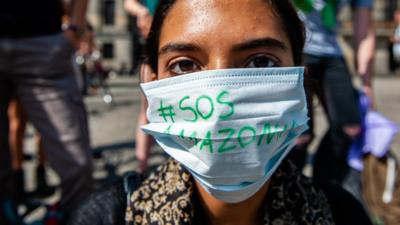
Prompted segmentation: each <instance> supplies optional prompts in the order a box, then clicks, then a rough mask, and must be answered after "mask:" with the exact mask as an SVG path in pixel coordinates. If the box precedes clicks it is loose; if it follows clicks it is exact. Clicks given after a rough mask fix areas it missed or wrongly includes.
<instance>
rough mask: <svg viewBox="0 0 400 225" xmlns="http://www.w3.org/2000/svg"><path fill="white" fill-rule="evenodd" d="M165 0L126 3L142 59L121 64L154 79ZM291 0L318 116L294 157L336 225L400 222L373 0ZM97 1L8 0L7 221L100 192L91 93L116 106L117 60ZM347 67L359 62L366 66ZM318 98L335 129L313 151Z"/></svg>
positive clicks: (2, 121) (2, 25)
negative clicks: (30, 145)
mask: <svg viewBox="0 0 400 225" xmlns="http://www.w3.org/2000/svg"><path fill="white" fill-rule="evenodd" d="M121 1H123V0H121ZM160 1H161V2H163V1H162V0H160ZM158 2H159V1H158V0H124V9H125V11H126V12H127V13H128V14H129V15H130V16H131V19H132V21H133V23H132V26H134V27H133V29H132V34H131V35H132V36H131V37H132V39H131V41H132V43H133V44H132V46H133V49H132V52H131V53H132V63H131V67H132V68H128V65H123V68H121V71H123V73H127V71H130V72H131V73H132V74H135V75H138V76H139V77H140V81H141V82H144V83H146V82H150V81H152V80H155V76H156V74H155V72H153V70H152V68H151V65H150V64H149V61H148V60H149V59H148V58H146V57H144V55H145V54H144V52H145V50H146V39H147V38H148V36H149V32H150V29H151V24H152V20H153V16H154V15H155V13H156V8H157V4H158ZM292 3H293V5H294V6H295V7H296V9H297V11H298V14H299V17H300V18H301V20H302V21H303V22H304V25H305V28H306V37H307V38H306V45H305V48H304V52H303V64H304V66H305V67H306V74H305V84H304V86H305V87H306V89H307V90H309V91H308V92H307V102H308V116H309V117H310V118H311V119H310V120H309V122H308V127H309V129H308V130H307V131H305V132H303V133H302V134H301V135H300V136H299V137H298V138H297V140H296V142H295V146H294V148H293V149H292V150H291V153H290V154H289V155H288V158H290V160H291V161H292V162H293V163H294V164H295V165H296V166H297V168H298V169H299V170H301V171H302V170H303V169H304V167H305V166H306V165H307V164H310V161H312V168H313V171H312V178H313V182H315V183H316V184H317V185H318V186H320V187H321V188H322V189H323V190H324V192H325V193H326V195H327V197H328V201H329V203H330V207H331V209H332V212H333V216H334V219H335V222H336V223H337V224H363V225H364V224H387V225H389V224H392V225H395V224H400V219H399V215H400V197H399V196H400V192H399V191H400V179H399V175H398V174H397V172H399V171H400V170H399V169H398V168H399V166H398V164H397V159H395V158H394V157H393V156H392V154H391V152H390V148H389V146H390V143H391V140H392V139H393V137H394V136H395V134H396V133H397V131H398V128H397V126H396V125H395V123H394V122H392V121H390V120H389V119H387V118H385V117H384V116H382V115H381V114H379V113H378V109H377V108H376V103H375V102H374V101H375V100H374V90H373V71H374V68H373V62H374V55H375V50H376V38H375V30H374V21H373V15H372V14H373V13H372V10H373V0H352V1H350V0H348V1H347V0H337V1H329V0H307V1H305V0H292ZM88 4H89V3H88V0H42V1H40V2H37V1H29V0H24V1H6V2H3V3H1V5H2V6H0V184H1V185H0V224H2V225H3V224H4V225H11V224H12V225H17V224H26V221H25V217H26V216H27V215H28V214H29V213H30V212H32V211H33V210H34V209H35V208H37V207H39V206H46V214H45V216H44V217H43V218H40V219H38V224H52V225H57V224H67V221H68V219H70V218H71V217H73V214H74V211H75V210H76V208H77V207H78V206H79V205H80V204H81V203H82V202H84V201H85V199H86V198H87V197H88V196H89V195H90V194H91V193H93V191H94V190H93V176H92V173H93V163H92V158H93V155H92V151H91V145H90V140H89V137H90V135H89V129H88V115H87V112H86V107H85V104H84V101H83V99H84V97H85V96H87V95H91V94H93V93H98V92H100V91H101V94H102V97H103V100H104V102H106V103H107V104H112V103H113V95H112V94H111V91H110V89H109V87H108V85H107V81H108V78H109V74H110V69H107V68H106V67H104V65H103V62H102V56H101V49H99V47H97V45H96V30H95V28H94V27H93V26H92V25H91V23H90V21H88V20H87V16H86V14H87V9H88ZM22 5H23V6H22ZM346 5H350V7H352V15H353V17H352V18H353V19H352V25H353V29H352V31H353V34H352V36H353V42H352V43H353V46H352V47H353V49H354V58H352V59H348V58H346V57H347V56H346V55H345V54H344V51H343V50H342V47H341V44H340V43H339V41H338V36H339V35H340V34H339V33H338V32H339V31H340V28H341V25H342V24H341V23H340V21H339V20H338V14H339V13H340V11H341V10H342V9H343V8H344V7H345V6H346ZM391 14H392V15H391V16H392V22H391V26H392V27H393V32H392V35H391V36H390V37H388V38H387V39H388V43H389V44H388V53H389V55H390V58H389V60H390V66H391V68H390V69H391V70H392V71H393V73H394V74H396V73H397V71H398V67H399V65H400V10H393V12H392V13H391ZM350 64H354V65H350ZM349 67H355V68H356V70H355V73H356V74H352V72H351V69H350V68H349ZM353 75H356V76H357V79H359V80H361V83H362V85H361V86H360V87H355V85H354V84H353V77H354V76H353ZM316 104H319V105H321V106H322V107H323V109H324V113H325V115H326V118H327V121H328V122H329V129H328V130H327V131H326V133H325V134H324V135H323V138H322V140H321V142H320V143H319V145H318V147H317V151H316V153H315V155H313V156H310V155H309V152H310V151H309V148H310V144H311V142H312V141H313V140H314V137H315V133H314V132H315V129H314V127H315V126H317V124H315V120H313V117H314V109H315V105H316ZM147 107H148V102H147V100H146V98H145V96H144V95H143V94H142V96H141V105H140V113H139V114H138V115H132V116H137V118H138V126H137V130H136V137H135V140H136V149H135V155H136V159H137V161H138V162H139V164H138V165H139V167H138V169H137V171H138V172H139V173H141V174H147V173H148V172H149V171H148V170H149V167H148V161H149V157H150V156H151V148H152V146H153V145H154V144H155V141H154V139H153V138H152V137H151V136H149V135H147V134H145V133H144V132H143V131H142V130H141V129H140V127H141V126H142V125H145V124H147V123H148V122H149V121H148V118H147V117H146V109H147ZM28 123H31V124H32V125H33V126H34V128H35V135H34V138H35V145H36V146H37V150H38V151H37V155H38V156H37V167H36V169H35V172H34V174H35V176H34V178H35V180H36V182H35V183H36V184H37V185H36V188H35V190H34V191H32V192H27V191H26V190H25V188H24V187H25V184H24V181H25V180H26V179H25V178H24V176H25V174H24V169H23V166H22V165H23V162H24V160H25V159H26V154H25V153H24V151H25V150H24V146H25V145H24V141H25V140H26V137H25V134H26V129H27V124H28ZM376 124H379V126H376ZM110 132H112V131H110ZM378 136H379V137H378ZM132 138H133V137H132ZM311 158H312V160H310V159H311ZM393 165H394V166H393ZM49 167H50V168H51V169H52V170H54V171H55V173H56V174H57V176H58V177H59V178H60V183H59V185H58V186H52V185H51V184H50V183H49V181H48V178H47V177H46V174H47V173H46V170H47V169H48V168H49ZM377 173H379V174H378V175H377ZM377 177H380V179H378V178H377ZM57 190H61V197H60V198H59V199H58V200H57V202H55V203H51V204H48V203H45V201H42V199H44V198H46V197H49V196H52V195H54V193H55V192H56V191H57ZM124 201H125V200H124ZM396 215H397V216H396ZM72 223H73V222H72Z"/></svg>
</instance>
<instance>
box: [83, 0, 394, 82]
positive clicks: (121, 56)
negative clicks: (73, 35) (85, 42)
mask: <svg viewBox="0 0 400 225" xmlns="http://www.w3.org/2000/svg"><path fill="white" fill-rule="evenodd" d="M399 3H400V0H375V2H374V18H375V28H376V35H377V40H378V51H377V55H376V58H377V60H376V61H378V62H379V66H378V64H377V65H376V66H375V70H376V72H377V73H380V74H386V73H388V65H385V63H387V62H388V48H387V46H388V37H389V36H390V35H391V34H392V32H393V29H394V28H393V27H394V25H393V23H392V18H393V13H394V11H395V10H396V8H397V7H398V5H400V4H399ZM350 11H351V10H350V9H347V10H344V12H343V13H342V14H341V20H342V21H343V23H344V26H343V29H342V30H341V34H342V36H343V37H344V38H345V40H346V42H347V43H348V44H351V41H350V40H351V36H352V30H353V29H352V25H351V16H350V15H351V13H350ZM88 20H89V21H90V22H91V23H92V25H93V26H94V28H95V32H96V34H97V40H96V43H97V46H98V48H99V49H100V50H101V52H102V55H103V58H104V62H105V65H106V66H107V67H109V68H114V69H117V70H118V69H120V68H121V67H122V66H127V67H130V65H131V49H132V46H131V41H130V39H131V37H130V29H131V22H130V18H129V16H128V15H127V14H126V12H125V11H124V8H123V0H93V1H90V6H89V14H88Z"/></svg>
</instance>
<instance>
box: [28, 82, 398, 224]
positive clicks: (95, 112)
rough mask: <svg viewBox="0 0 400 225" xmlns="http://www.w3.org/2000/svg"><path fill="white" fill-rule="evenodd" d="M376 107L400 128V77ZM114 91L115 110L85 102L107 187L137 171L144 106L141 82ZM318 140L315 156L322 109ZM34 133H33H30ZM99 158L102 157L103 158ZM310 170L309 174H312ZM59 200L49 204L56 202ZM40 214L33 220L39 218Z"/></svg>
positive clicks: (379, 87)
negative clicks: (138, 128) (137, 131)
mask: <svg viewBox="0 0 400 225" xmlns="http://www.w3.org/2000/svg"><path fill="white" fill-rule="evenodd" d="M374 86H375V89H376V103H377V104H376V105H377V108H378V109H379V111H381V112H382V113H383V114H384V115H386V116H387V117H389V118H390V119H392V120H394V121H396V122H397V123H399V124H400V77H393V76H381V77H378V78H376V80H375V85H374ZM110 90H111V92H112V94H113V97H114V103H115V104H114V106H110V105H107V104H106V103H104V102H103V100H102V98H101V94H99V93H98V94H94V95H92V96H89V97H87V98H86V99H85V101H86V103H87V107H88V112H89V118H90V131H91V139H92V146H93V151H94V153H95V154H94V155H95V156H96V159H95V166H96V171H95V174H94V176H95V178H96V179H97V180H99V181H101V182H99V183H103V181H104V179H114V178H115V177H116V176H118V175H121V174H123V173H124V172H126V171H130V170H135V169H136V168H137V163H136V161H135V158H134V151H135V141H134V138H135V129H136V122H137V114H138V111H139V103H140V98H139V96H140V90H139V88H138V81H137V79H136V78H131V77H118V78H115V79H112V80H111V81H110ZM316 125H317V138H316V140H315V141H314V143H313V145H312V146H311V150H310V151H311V152H313V149H314V148H315V146H316V143H317V142H318V138H320V136H321V134H323V132H324V130H325V129H326V122H325V120H324V118H323V116H322V113H321V109H320V108H317V122H316ZM28 133H29V134H31V133H32V129H30V131H29V132H28ZM33 149H34V146H33V142H32V138H31V135H28V138H27V150H28V152H32V151H33ZM392 149H393V151H394V152H396V153H397V154H398V155H400V135H399V136H398V137H397V138H396V139H395V141H394V142H393V145H392ZM99 156H101V157H100V158H99ZM164 159H165V155H164V154H163V153H162V151H161V150H160V149H159V148H157V147H156V148H155V150H154V151H153V154H152V157H151V160H150V164H151V165H156V164H159V163H161V162H162V161H163V160H164ZM33 167H34V163H32V162H28V163H26V164H25V168H26V171H27V174H28V176H27V181H28V182H27V188H28V189H33V188H34V186H35V182H34V180H33V172H32V169H33ZM309 171H310V170H309V168H308V169H306V170H305V172H306V173H307V174H309ZM49 177H50V178H51V183H53V184H56V183H58V179H57V176H55V175H54V173H53V172H51V171H49ZM54 199H57V196H55V197H53V199H50V200H49V201H54ZM38 215H40V213H37V214H36V215H35V216H33V218H37V217H38Z"/></svg>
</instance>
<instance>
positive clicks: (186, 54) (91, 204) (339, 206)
mask: <svg viewBox="0 0 400 225" xmlns="http://www.w3.org/2000/svg"><path fill="white" fill-rule="evenodd" d="M20 4H21V3H19V2H15V1H8V2H5V3H4V4H3V6H2V7H1V8H0V161H1V162H0V183H1V184H2V185H0V224H5V225H23V224H25V221H24V218H23V217H22V216H21V212H20V210H18V208H19V205H22V204H25V202H24V201H26V199H27V198H30V197H31V196H30V195H29V193H27V192H26V191H25V189H24V172H23V168H22V163H23V160H24V153H23V148H24V144H23V142H24V139H25V138H24V135H25V128H26V124H27V122H28V121H29V122H30V123H32V124H33V126H34V127H35V129H36V131H37V134H36V135H35V137H36V139H37V141H36V144H37V146H38V155H39V157H38V158H39V163H38V167H37V169H36V180H37V182H36V183H37V188H36V191H34V193H33V194H32V195H34V196H36V197H37V196H38V197H43V196H49V195H51V194H53V193H54V192H55V190H56V189H60V190H61V197H60V200H59V202H57V203H56V204H55V205H51V206H49V207H48V213H47V214H46V216H45V217H44V218H43V221H42V223H43V224H54V225H57V224H72V225H85V224H95V225H96V224H99V225H100V224H231V225H235V224H327V225H328V224H339V225H347V224H349V225H350V224H351V225H354V224H362V225H368V224H379V223H380V224H388V225H389V224H396V223H399V222H400V220H399V219H398V218H395V217H390V218H389V217H387V216H385V215H382V213H377V211H375V210H374V206H371V205H372V203H371V201H370V200H371V199H370V198H368V197H366V195H365V194H364V192H365V188H364V185H365V184H364V183H363V176H364V175H363V174H364V173H363V169H364V168H365V167H367V165H366V163H367V162H365V165H364V164H363V159H364V158H365V157H366V156H367V155H370V152H372V153H371V154H372V155H373V152H374V151H375V149H373V147H371V145H368V143H367V142H368V141H366V140H368V138H369V136H368V135H369V134H370V133H371V132H372V131H371V132H370V128H369V127H368V126H367V125H366V124H368V123H369V120H368V119H370V118H371V116H370V114H368V113H369V112H375V103H374V91H373V88H372V74H373V67H372V64H373V59H374V54H375V46H376V43H375V42H376V41H375V32H374V28H373V18H372V10H373V0H333V1H332V0H307V1H304V0H268V1H264V0H250V1H249V0H221V1H220V0H213V1H211V0H210V1H208V0H207V1H206V0H194V1H175V0H159V1H158V0H141V1H140V0H124V8H125V10H126V12H127V13H128V14H129V15H131V16H132V19H133V21H134V23H133V25H134V26H135V28H134V29H133V32H132V45H133V50H132V60H133V61H132V71H133V72H134V73H136V74H138V75H139V76H140V83H141V84H140V88H141V90H142V96H141V104H140V112H139V114H138V115H136V116H137V119H138V127H137V131H136V148H135V154H136V160H137V161H138V162H139V163H138V165H139V167H138V170H137V172H138V173H128V174H127V175H125V176H124V177H123V178H122V179H121V180H120V181H118V182H116V183H113V184H111V185H110V186H108V187H104V188H101V189H100V190H93V177H92V172H93V165H92V164H93V163H92V152H91V147H90V140H89V137H90V135H89V129H88V116H87V113H86V108H85V105H84V102H83V97H84V95H85V94H87V92H88V90H89V89H88V86H89V85H90V82H89V78H88V76H89V77H90V76H92V75H91V74H92V73H101V74H103V75H104V74H106V73H105V72H104V71H103V68H102V67H101V63H100V58H99V52H98V49H97V48H96V46H95V41H94V38H95V37H94V36H95V30H94V28H93V27H92V26H91V25H90V24H89V22H88V21H87V18H86V17H87V16H86V14H87V8H88V0H42V1H41V2H40V3H38V2H34V1H28V0H26V1H24V4H25V6H24V7H21V6H20ZM345 6H350V7H351V9H352V13H353V27H354V29H353V48H354V59H352V60H350V62H351V63H354V67H355V68H356V74H357V75H358V76H359V77H360V79H361V81H362V86H361V87H360V88H358V89H357V88H356V87H355V86H354V84H353V81H352V74H351V73H350V69H349V67H350V65H349V61H346V59H345V54H344V51H343V50H342V48H341V45H340V44H339V41H338V36H339V33H338V32H339V30H340V26H341V23H340V21H339V19H338V15H339V13H340V12H341V10H342V9H343V8H344V7H345ZM395 20H396V22H397V23H400V22H399V21H400V14H399V12H397V13H395ZM399 36H400V34H399V28H397V29H396V31H395V33H394V36H393V37H392V38H391V41H392V43H393V54H394V57H395V58H396V59H397V58H398V55H399V51H400V50H399V46H398V45H399V42H400V41H399V39H400V38H399ZM87 62H92V66H90V65H89V66H88V63H87ZM89 64H90V63H89ZM90 71H92V72H90ZM99 71H100V72H99ZM100 79H101V82H100V83H102V82H103V80H104V79H106V75H104V76H103V77H102V78H100ZM110 96H111V95H110ZM316 102H318V103H319V104H321V106H322V107H323V109H324V112H325V115H326V118H327V121H328V123H329V129H328V130H327V131H326V133H325V134H324V135H323V138H322V140H321V142H320V143H319V145H318V148H317V151H316V154H315V155H314V156H312V158H313V160H312V162H313V163H312V168H313V172H312V177H311V178H307V177H305V176H304V175H303V174H302V170H303V168H304V167H305V165H306V164H307V162H308V159H309V158H310V156H309V146H310V143H311V142H312V141H313V140H314V137H315V129H314V128H315V126H318V124H316V122H315V120H314V108H315V107H314V105H315V103H316ZM374 115H375V116H376V117H374V118H375V120H376V121H377V120H378V119H377V118H379V119H380V120H379V121H384V123H385V124H386V125H387V126H390V128H391V129H390V130H389V131H390V132H389V134H388V135H386V136H387V138H385V137H382V138H381V140H380V141H381V142H385V145H384V147H383V148H382V150H381V151H380V152H381V155H380V157H383V156H386V155H387V154H388V153H387V152H388V145H387V143H390V141H391V139H392V138H393V136H394V135H395V134H396V132H397V128H396V125H394V124H393V123H391V121H389V120H386V119H385V118H383V117H380V116H379V115H376V114H374ZM134 116H135V115H132V117H134ZM382 123H383V122H382ZM110 132H111V131H110ZM155 143H157V144H158V145H159V146H160V147H161V148H162V149H163V150H164V151H165V152H166V153H167V154H168V155H169V156H170V159H169V160H167V161H166V162H165V163H164V164H162V165H160V166H159V167H157V169H156V170H154V171H150V172H151V173H150V174H151V175H150V176H147V174H148V172H149V171H148V170H149V167H148V160H149V157H150V154H151V148H152V146H153V145H155ZM382 145H383V144H382ZM365 146H367V147H365ZM370 147H371V149H369V148H370ZM382 152H384V153H382ZM387 161H388V162H389V161H390V160H387ZM388 164H390V163H388ZM47 166H49V167H51V168H52V169H53V170H54V171H55V172H56V174H57V175H58V177H59V178H60V184H59V186H58V187H53V186H51V185H50V184H49V182H48V181H47V179H46V175H45V174H46V172H45V170H46V167H47ZM389 167H390V166H388V169H387V170H386V171H389V170H390V168H392V167H390V168H389ZM396 168H397V167H394V169H396ZM392 169H393V168H392ZM144 174H146V176H145V175H144ZM394 176H395V178H393V179H395V180H396V179H397V178H396V175H394ZM393 179H392V180H393ZM397 180H398V179H397ZM396 185H397V186H396ZM397 190H400V187H399V185H398V184H397V183H396V182H394V183H393V188H392V189H391V191H392V192H391V193H389V194H388V193H387V192H385V194H386V196H388V195H389V196H391V197H386V200H385V198H383V199H384V200H383V201H384V202H386V203H388V202H394V203H393V204H392V205H393V208H395V210H399V208H400V198H398V197H393V196H394V194H393V193H394V192H395V191H397ZM376 194H377V195H378V193H376ZM379 194H381V193H379ZM388 199H389V200H390V201H389V200H388ZM397 201H399V202H397ZM388 204H389V203H388ZM391 207H392V206H391ZM395 210H394V211H395ZM390 212H392V211H390Z"/></svg>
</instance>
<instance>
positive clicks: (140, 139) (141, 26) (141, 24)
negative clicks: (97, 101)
mask: <svg viewBox="0 0 400 225" xmlns="http://www.w3.org/2000/svg"><path fill="white" fill-rule="evenodd" d="M157 3H158V0H146V1H142V3H141V2H140V1H138V0H125V10H126V11H127V12H128V13H129V14H130V15H132V16H134V17H135V18H136V22H137V23H136V26H137V29H135V31H134V32H133V36H134V38H133V45H134V46H135V48H134V49H133V51H134V52H133V55H135V56H136V57H133V60H134V61H133V65H136V64H137V65H140V71H139V76H140V80H141V81H142V82H147V81H151V80H152V79H153V77H154V73H153V72H152V70H151V68H150V66H149V65H148V64H147V63H146V62H143V61H142V62H141V59H140V58H141V57H142V49H143V46H144V41H145V39H146V38H147V36H148V34H149V31H150V26H151V23H152V20H153V15H154V12H155V9H156V6H157ZM138 33H139V34H138ZM138 37H140V38H138ZM139 40H141V41H139ZM140 43H142V44H140ZM137 56H139V57H137ZM134 67H135V66H134ZM134 71H136V69H135V70H134ZM146 109H147V100H146V98H145V97H144V96H143V94H142V95H141V104H140V111H139V115H138V122H137V128H136V159H137V160H138V161H139V168H138V169H139V172H141V173H144V172H145V171H146V170H147V169H148V160H149V156H150V150H151V146H152V145H153V143H154V140H153V138H152V137H151V136H149V135H147V134H145V133H144V132H143V131H142V130H141V129H140V127H141V126H142V125H145V124H147V123H148V121H147V118H146Z"/></svg>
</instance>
